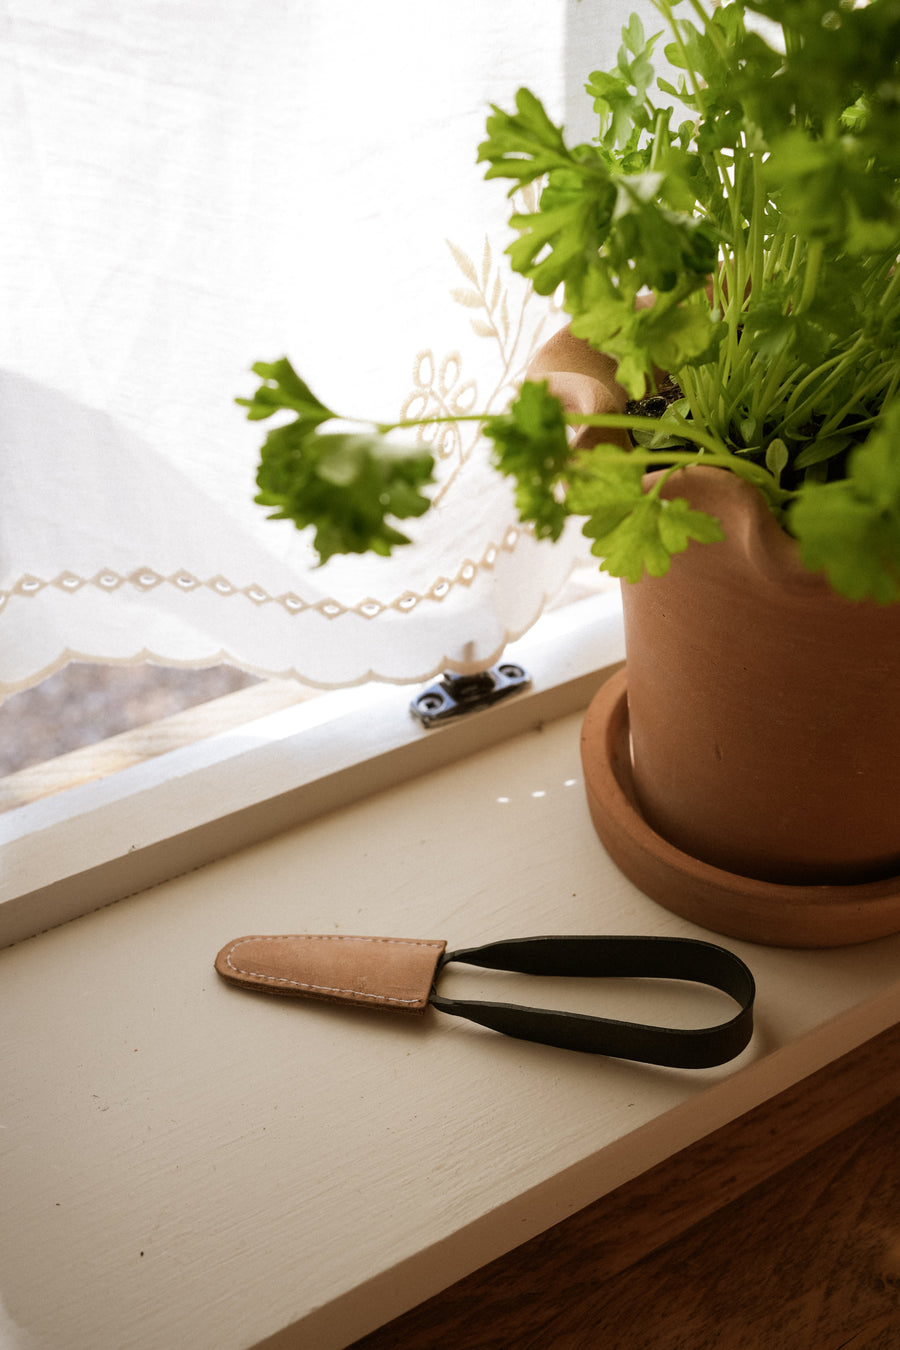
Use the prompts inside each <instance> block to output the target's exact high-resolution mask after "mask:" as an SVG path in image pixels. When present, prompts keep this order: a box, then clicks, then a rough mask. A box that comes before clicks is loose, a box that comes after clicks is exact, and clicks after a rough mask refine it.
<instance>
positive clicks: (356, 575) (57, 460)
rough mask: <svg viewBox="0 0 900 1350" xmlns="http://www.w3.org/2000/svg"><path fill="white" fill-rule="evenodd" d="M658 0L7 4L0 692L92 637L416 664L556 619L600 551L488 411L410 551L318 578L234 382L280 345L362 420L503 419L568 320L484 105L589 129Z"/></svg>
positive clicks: (185, 650)
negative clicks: (534, 484)
mask: <svg viewBox="0 0 900 1350" xmlns="http://www.w3.org/2000/svg"><path fill="white" fill-rule="evenodd" d="M635 7H637V8H638V9H641V8H643V10H644V11H645V13H646V11H647V9H648V5H647V3H646V0H643V4H640V3H639V4H638V5H637V6H635V5H634V4H632V3H630V2H629V0H584V3H583V4H581V5H579V4H578V3H577V0H568V2H566V0H490V3H487V2H486V0H381V3H377V4H372V3H368V0H356V3H354V2H353V0H343V2H342V0H215V2H213V0H122V3H119V4H115V5H110V4H107V3H105V0H4V3H3V5H2V8H0V104H2V108H0V156H2V175H3V187H2V192H0V221H2V226H0V239H2V247H0V302H2V304H0V437H2V440H0V493H2V496H0V693H4V692H10V691H11V690H14V689H19V688H24V687H26V686H27V685H29V684H32V683H34V682H35V681H37V680H38V679H40V678H42V677H43V676H44V675H46V674H48V673H49V672H51V671H52V670H54V669H56V668H58V667H60V666H61V665H63V664H64V663H65V662H66V661H67V660H69V659H72V658H80V659H88V660H94V661H105V662H127V661H137V660H142V659H148V658H149V659H155V660H159V661H163V662H165V663H167V664H173V665H198V666H202V665H207V664H212V663H214V662H218V661H221V660H227V661H230V662H232V663H234V664H236V665H238V666H241V667H243V668H245V669H247V670H252V671H255V672H258V673H266V674H277V675H290V674H293V675H296V676H298V677H299V678H302V679H303V680H306V681H308V682H311V683H314V684H319V685H322V686H331V685H338V684H349V683H355V682H359V681H362V680H364V679H367V678H372V677H376V678H383V679H396V680H421V679H424V678H426V677H428V676H430V675H431V674H433V673H434V672H436V671H438V670H440V669H442V668H445V667H448V666H453V667H456V668H458V669H464V670H465V669H475V668H479V667H481V666H483V665H484V664H486V663H488V662H490V661H491V660H493V659H495V658H496V657H497V655H498V654H499V652H500V651H501V650H502V648H503V646H504V644H505V643H506V642H507V641H508V640H510V639H512V638H513V637H515V636H518V635H519V634H520V633H522V632H523V631H524V630H525V629H526V628H527V627H528V626H529V625H530V624H531V623H532V622H533V621H534V620H535V619H536V617H537V616H538V615H539V613H540V612H541V609H542V607H543V606H544V605H545V604H546V603H547V601H548V599H549V598H550V597H551V596H553V595H554V593H556V592H557V591H558V590H559V588H560V586H561V585H562V584H563V583H564V582H565V580H566V578H567V577H568V575H569V574H570V572H571V571H572V569H573V567H574V566H575V565H576V564H577V563H578V562H579V560H583V559H584V558H585V556H586V552H585V548H584V543H583V541H582V540H581V538H580V536H579V534H578V532H577V531H576V530H573V531H572V533H571V535H570V536H569V537H568V538H567V539H566V540H565V541H564V543H563V544H561V545H558V546H549V545H545V544H537V543H535V541H534V540H533V539H532V538H531V537H530V536H529V535H528V533H527V531H524V530H522V529H521V528H520V527H519V526H518V524H517V521H516V515H515V510H514V507H513V504H512V501H511V495H510V492H509V489H508V488H507V487H506V486H504V485H503V484H501V483H500V482H498V481H497V479H496V477H495V476H494V475H493V474H491V473H490V472H489V470H488V468H487V465H486V460H485V456H484V449H483V447H482V446H481V445H480V444H479V443H478V442H477V439H473V433H472V431H471V429H470V428H469V427H468V425H467V424H463V430H462V431H461V432H460V433H459V434H457V433H454V434H450V433H448V434H446V435H444V436H443V437H441V438H440V439H439V440H438V441H437V442H436V448H437V450H438V452H439V454H438V459H439V487H438V489H437V493H438V496H439V506H438V508H437V510H436V511H434V512H433V513H429V515H427V516H426V517H424V518H423V519H422V520H420V521H417V522H414V523H413V525H412V527H411V529H410V530H409V532H410V533H412V534H414V537H415V541H416V542H415V543H414V544H413V545H412V546H411V547H409V548H406V549H400V550H397V551H396V552H395V554H394V556H393V557H392V558H391V559H371V558H363V559H360V558H347V559H335V560H333V561H331V562H329V563H328V564H327V565H326V566H325V567H324V568H319V569H317V568H315V567H314V566H313V562H314V559H313V557H312V553H311V549H310V545H309V541H308V539H307V538H306V537H305V534H302V533H300V532H298V531H296V530H295V529H294V528H293V526H292V525H290V524H289V523H287V522H278V523H272V522H269V521H267V520H266V519H265V513H264V512H263V510H262V509H261V508H260V507H258V506H256V505H255V504H254V503H253V500H252V498H253V494H254V491H255V485H254V474H255V464H256V453H257V447H258V444H259V441H260V439H261V435H262V434H264V431H265V424H262V430H261V428H260V424H255V425H254V424H250V423H247V422H246V421H245V420H244V419H243V415H242V411H241V410H240V409H239V408H237V407H236V406H235V404H234V401H233V400H234V397H235V396H236V395H240V394H243V395H247V394H249V393H250V392H251V391H252V388H253V386H254V378H253V377H252V376H251V375H250V373H249V366H250V365H251V363H252V362H253V361H255V360H274V359H276V358H278V357H280V356H282V355H288V356H289V357H290V359H291V360H292V362H293V363H294V365H295V366H296V368H297V369H298V370H299V371H300V373H301V374H302V375H303V377H304V378H305V379H306V380H307V381H308V382H309V384H310V385H311V386H312V388H313V389H314V390H315V392H316V393H318V395H319V397H320V398H322V399H323V400H324V401H326V402H328V403H330V404H331V405H332V406H335V407H337V408H339V409H340V410H341V411H345V412H347V413H350V414H361V415H366V416H374V417H377V418H384V419H385V420H388V419H391V418H395V417H397V416H399V415H401V414H402V413H404V412H406V413H415V412H420V411H428V410H439V409H442V408H450V409H454V408H457V409H460V410H465V409H468V408H471V407H479V408H485V407H492V408H499V407H501V406H502V405H503V404H504V403H505V402H506V400H507V399H508V397H509V394H510V388H511V384H512V382H513V381H514V380H515V378H516V377H517V376H518V375H519V374H520V373H521V369H522V366H523V364H524V362H525V361H526V359H527V356H528V354H529V351H530V350H531V349H532V347H533V345H534V344H535V342H536V341H537V340H538V338H539V337H540V336H541V334H542V333H547V334H548V333H549V332H550V331H552V329H553V327H554V326H558V325H559V324H561V323H562V321H563V320H562V317H561V316H558V315H554V314H553V313H552V312H551V311H550V310H549V309H548V306H547V305H546V302H542V301H539V300H538V299H537V298H536V297H533V296H531V295H530V294H529V292H528V291H527V289H526V288H525V287H524V286H523V285H522V284H521V283H520V280H519V278H516V277H514V276H513V275H512V273H510V272H509V271H508V269H507V267H506V262H505V259H504V257H503V249H504V248H505V246H506V244H507V243H508V241H509V234H508V230H507V227H506V224H505V222H506V213H507V208H506V201H505V188H504V185H502V184H498V183H489V184H485V183H484V181H483V176H482V172H481V169H480V168H478V167H477V166H476V164H475V154H476V147H477V145H478V143H479V141H480V140H481V139H483V135H484V119H485V114H486V111H487V105H488V104H489V102H492V101H493V102H497V103H500V104H503V105H506V106H508V105H509V104H510V103H511V101H512V98H513V96H514V93H515V90H516V89H517V87H518V86H519V85H521V84H527V85H529V86H530V87H532V88H533V89H534V90H535V91H536V92H538V93H539V94H540V95H541V97H542V98H543V99H544V100H545V102H546V104H547V106H548V109H549V111H550V112H551V114H552V115H553V116H554V118H556V119H561V118H563V117H565V116H566V113H567V107H566V102H567V94H568V95H571V93H572V91H573V90H574V91H575V95H576V97H577V95H578V91H579V90H580V88H581V86H582V84H583V81H584V78H585V76H586V75H587V74H588V73H589V72H590V71H591V70H592V69H596V68H598V67H608V66H610V65H611V64H612V63H613V62H614V60H615V55H616V51H617V48H618V45H619V41H620V36H619V30H620V27H621V24H622V23H623V22H624V21H625V19H626V18H627V15H628V13H629V12H630V11H631V9H633V8H635ZM581 104H583V105H586V104H587V100H586V99H584V98H582V99H581ZM585 111H586V112H587V114H588V116H589V112H590V110H589V107H587V108H586V109H584V108H583V110H582V115H584V112H585ZM579 132H580V134H582V135H584V134H588V135H589V134H590V128H589V123H588V124H587V129H585V127H584V126H582V127H581V128H579Z"/></svg>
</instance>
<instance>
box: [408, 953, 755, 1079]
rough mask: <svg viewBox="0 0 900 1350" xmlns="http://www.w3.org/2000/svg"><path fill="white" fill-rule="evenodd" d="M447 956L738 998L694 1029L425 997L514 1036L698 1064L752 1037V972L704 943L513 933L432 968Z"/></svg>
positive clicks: (723, 1056)
mask: <svg viewBox="0 0 900 1350" xmlns="http://www.w3.org/2000/svg"><path fill="white" fill-rule="evenodd" d="M451 961H459V962H462V963H464V964H466V965H473V966H481V967H484V968H486V969H489V970H510V971H517V972H519V973H522V974H527V975H562V976H572V977H582V978H583V977H591V978H602V977H637V978H647V979H670V980H688V981H692V982H694V983H699V984H706V985H710V986H711V987H712V988H714V989H719V990H721V991H722V992H723V993H725V994H728V995H729V997H731V998H732V999H734V1001H735V1002H736V1003H737V1004H738V1012H737V1013H736V1014H735V1015H734V1016H733V1017H731V1018H730V1019H728V1020H727V1021H725V1022H722V1023H719V1024H718V1025H716V1026H712V1027H703V1028H700V1029H694V1028H681V1027H661V1026H653V1025H649V1024H646V1023H636V1022H624V1021H617V1020H615V1019H612V1018H606V1017H592V1016H587V1015H585V1014H583V1013H570V1012H561V1011H558V1010H554V1009H549V1008H531V1007H525V1006H522V1005H519V1004H512V1003H491V1002H485V1001H481V1000H468V999H450V998H445V997H444V996H443V995H441V994H439V993H438V992H437V990H436V989H432V992H431V996H430V1002H431V1004H432V1006H433V1007H434V1008H436V1009H437V1010H438V1011H439V1012H444V1013H448V1014H449V1015H450V1016H451V1017H464V1018H467V1019H468V1020H469V1021H471V1022H477V1023H478V1024H479V1025H481V1026H484V1027H489V1028H491V1030H493V1031H499V1032H502V1033H503V1034H504V1035H506V1036H514V1037H517V1038H518V1039H520V1040H528V1041H536V1042H538V1043H539V1044H541V1045H552V1046H556V1047H558V1048H561V1049H566V1050H581V1051H586V1052H588V1053H589V1054H595V1055H610V1056H613V1057H615V1058H617V1059H631V1060H638V1061H641V1062H643V1063H647V1064H661V1065H666V1066H667V1067H669V1068H679V1069H703V1068H710V1067H712V1066H713V1065H716V1064H724V1063H725V1062H726V1061H727V1060H730V1059H734V1057H735V1056H736V1055H739V1054H740V1053H741V1051H742V1050H743V1049H745V1047H746V1046H747V1045H748V1044H749V1042H750V1038H751V1037H752V1035H753V1003H754V1000H755V997H756V985H755V982H754V979H753V976H752V974H751V973H750V970H749V969H748V967H747V966H746V965H745V964H744V962H743V961H741V960H740V958H739V957H737V956H735V955H734V953H733V952H730V951H727V950H726V949H725V948H723V947H717V946H714V945H713V944H712V943H709V942H700V941H696V940H694V939H692V938H656V937H593V936H590V937H534V938H519V939H515V938H514V939H511V940H509V941H505V942H494V943H489V944H487V945H485V946H482V947H469V948H463V949H460V950H458V951H451V952H446V953H444V955H443V956H442V958H441V960H440V962H439V965H438V970H439V971H440V970H441V969H442V968H443V967H444V966H445V965H448V964H449V963H450V962H451Z"/></svg>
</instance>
